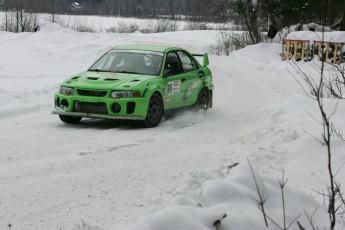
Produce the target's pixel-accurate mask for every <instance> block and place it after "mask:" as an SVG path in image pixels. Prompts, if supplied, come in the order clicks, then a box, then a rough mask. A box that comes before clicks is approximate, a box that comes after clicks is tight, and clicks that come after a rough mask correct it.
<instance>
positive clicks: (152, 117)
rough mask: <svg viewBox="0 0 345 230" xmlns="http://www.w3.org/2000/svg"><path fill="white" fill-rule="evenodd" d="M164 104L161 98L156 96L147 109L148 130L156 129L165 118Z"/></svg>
mask: <svg viewBox="0 0 345 230" xmlns="http://www.w3.org/2000/svg"><path fill="white" fill-rule="evenodd" d="M163 110H164V109H163V102H162V99H161V97H160V96H158V95H157V94H154V95H153V96H152V97H151V99H150V102H149V105H148V107H147V115H146V118H145V121H144V124H145V126H146V127H148V128H152V127H156V126H157V125H158V124H159V123H160V122H161V119H162V117H163V113H164V111H163Z"/></svg>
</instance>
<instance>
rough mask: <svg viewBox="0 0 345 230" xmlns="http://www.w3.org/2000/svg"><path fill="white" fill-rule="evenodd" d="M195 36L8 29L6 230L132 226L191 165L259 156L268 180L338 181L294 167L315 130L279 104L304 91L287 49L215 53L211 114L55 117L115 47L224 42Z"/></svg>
mask: <svg viewBox="0 0 345 230" xmlns="http://www.w3.org/2000/svg"><path fill="white" fill-rule="evenodd" d="M191 33H192V32H175V33H162V34H151V35H143V34H121V35H119V34H89V33H77V32H74V31H71V30H68V29H64V28H61V27H59V26H57V25H48V26H47V27H45V28H43V29H42V30H41V31H40V32H38V33H35V34H32V33H22V34H11V33H5V32H0V81H1V85H0V127H1V129H0V130H1V131H0V146H1V147H0V188H1V189H0V198H1V199H0V207H1V208H0V229H5V228H7V225H8V224H11V226H12V228H11V229H66V228H68V227H71V226H73V225H74V224H76V223H79V222H80V221H81V220H87V221H88V222H91V223H94V224H97V225H99V226H104V227H106V226H114V225H118V224H122V223H126V222H129V221H131V220H132V219H134V218H136V217H137V216H138V215H140V214H143V213H148V212H149V211H151V210H153V209H155V208H158V207H160V205H164V204H165V203H167V202H169V200H170V199H171V197H173V196H175V195H176V194H178V193H179V191H180V188H181V187H183V184H184V182H185V181H186V178H187V177H188V175H189V173H190V172H194V171H207V170H211V169H215V168H219V167H225V166H227V165H229V164H231V163H234V162H240V163H243V164H245V162H246V159H247V158H248V157H249V158H251V159H252V160H253V163H254V164H256V165H257V167H258V169H259V170H260V172H262V173H264V174H267V175H274V174H276V173H278V172H279V171H280V170H282V169H284V168H285V169H286V171H287V172H289V173H290V174H289V177H290V178H292V181H294V182H295V185H296V186H297V187H298V188H307V189H310V188H313V186H315V185H317V184H319V183H320V181H324V180H325V179H327V177H326V175H324V174H323V173H318V172H314V174H313V175H314V176H312V177H311V178H308V177H307V178H305V177H304V178H300V175H301V173H304V172H305V171H306V170H307V169H299V170H297V171H296V168H298V167H299V166H301V167H302V166H304V165H305V164H307V163H306V162H303V159H302V160H301V162H298V161H297V162H295V160H293V162H294V164H293V165H292V166H290V164H292V163H291V161H290V160H289V157H288V156H287V155H286V154H287V152H288V150H287V148H286V146H287V144H288V143H290V142H293V141H295V140H297V139H299V138H300V137H301V136H303V135H305V134H303V132H302V131H300V130H299V129H298V128H295V127H291V126H290V124H289V123H286V122H285V121H286V120H287V118H286V119H283V118H284V115H286V114H287V113H288V112H289V111H288V109H287V110H284V109H281V108H280V106H282V104H283V103H284V102H285V101H287V100H288V99H289V98H290V96H291V95H294V94H300V93H301V92H302V90H301V89H300V86H299V85H298V84H297V83H296V82H295V80H294V79H293V78H292V77H291V73H292V74H294V71H295V70H294V68H293V67H292V66H291V65H289V64H287V63H286V62H281V60H280V56H279V55H278V53H279V52H280V50H281V47H280V45H279V44H260V45H256V46H252V47H247V48H246V49H244V50H241V51H238V52H236V53H233V54H232V55H231V56H229V57H218V56H210V63H211V64H210V68H211V69H212V71H213V76H214V83H215V95H214V108H213V109H212V110H209V111H208V112H207V114H206V115H205V116H204V115H202V114H200V113H195V112H188V111H187V112H184V113H182V114H178V115H175V116H174V117H171V118H169V119H167V120H163V122H162V123H161V124H160V125H159V126H158V127H157V128H153V129H145V128H141V127H138V126H136V125H135V124H133V123H128V122H117V121H107V120H96V119H84V120H83V121H82V122H81V123H80V124H78V125H67V124H64V123H62V122H61V121H60V120H59V119H58V117H57V116H55V115H51V114H50V110H52V108H53V106H52V104H53V95H54V92H55V91H56V90H57V89H58V86H59V84H60V83H61V82H62V81H63V80H64V79H65V78H67V77H68V76H70V75H72V74H75V73H77V72H80V71H83V70H85V69H86V68H87V67H88V66H89V65H91V64H92V63H93V62H94V61H95V60H96V59H97V58H98V57H99V56H100V55H101V54H102V53H104V52H105V51H106V50H108V49H109V48H111V47H113V46H115V45H118V44H131V43H135V44H137V43H168V44H172V45H179V46H182V47H185V48H187V49H189V50H192V51H193V52H203V51H206V50H207V47H208V45H210V44H212V43H214V40H215V37H216V32H214V31H193V37H192V38H191V37H190V36H191ZM197 35H199V36H197ZM198 38H199V40H198ZM309 69H310V71H313V67H311V68H309ZM296 100H297V101H300V99H299V98H297V99H296ZM283 108H285V107H283ZM288 108H289V107H288ZM286 116H287V115H286ZM287 117H288V116H287ZM279 119H280V120H279ZM284 122H285V123H284ZM296 130H297V131H296ZM308 141H311V142H312V141H313V139H312V138H310V139H308ZM339 148H342V146H340V147H339ZM339 151H340V150H339ZM340 157H341V159H343V158H344V157H343V156H340ZM287 165H288V166H289V167H288V168H286V166H287ZM320 165H323V164H322V162H320V163H315V165H314V166H310V167H311V169H310V168H309V169H310V170H314V168H313V167H315V168H317V167H320ZM309 169H308V170H309ZM299 178H300V179H299ZM308 191H309V190H308Z"/></svg>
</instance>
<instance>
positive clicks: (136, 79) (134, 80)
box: [131, 79, 140, 82]
mask: <svg viewBox="0 0 345 230" xmlns="http://www.w3.org/2000/svg"><path fill="white" fill-rule="evenodd" d="M136 81H140V80H138V79H135V80H133V81H131V82H136Z"/></svg>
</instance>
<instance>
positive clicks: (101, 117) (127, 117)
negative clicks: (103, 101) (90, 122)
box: [52, 110, 145, 121]
mask: <svg viewBox="0 0 345 230" xmlns="http://www.w3.org/2000/svg"><path fill="white" fill-rule="evenodd" d="M52 114H58V115H64V116H73V117H89V118H100V119H113V120H136V121H142V120H145V117H136V116H109V115H104V114H92V113H78V112H65V111H61V110H54V111H52Z"/></svg>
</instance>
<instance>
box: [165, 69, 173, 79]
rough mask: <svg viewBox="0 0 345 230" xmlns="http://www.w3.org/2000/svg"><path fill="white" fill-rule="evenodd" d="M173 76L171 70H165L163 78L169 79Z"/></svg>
mask: <svg viewBox="0 0 345 230" xmlns="http://www.w3.org/2000/svg"><path fill="white" fill-rule="evenodd" d="M171 74H172V71H171V69H164V73H163V77H168V76H170V75H171Z"/></svg>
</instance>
